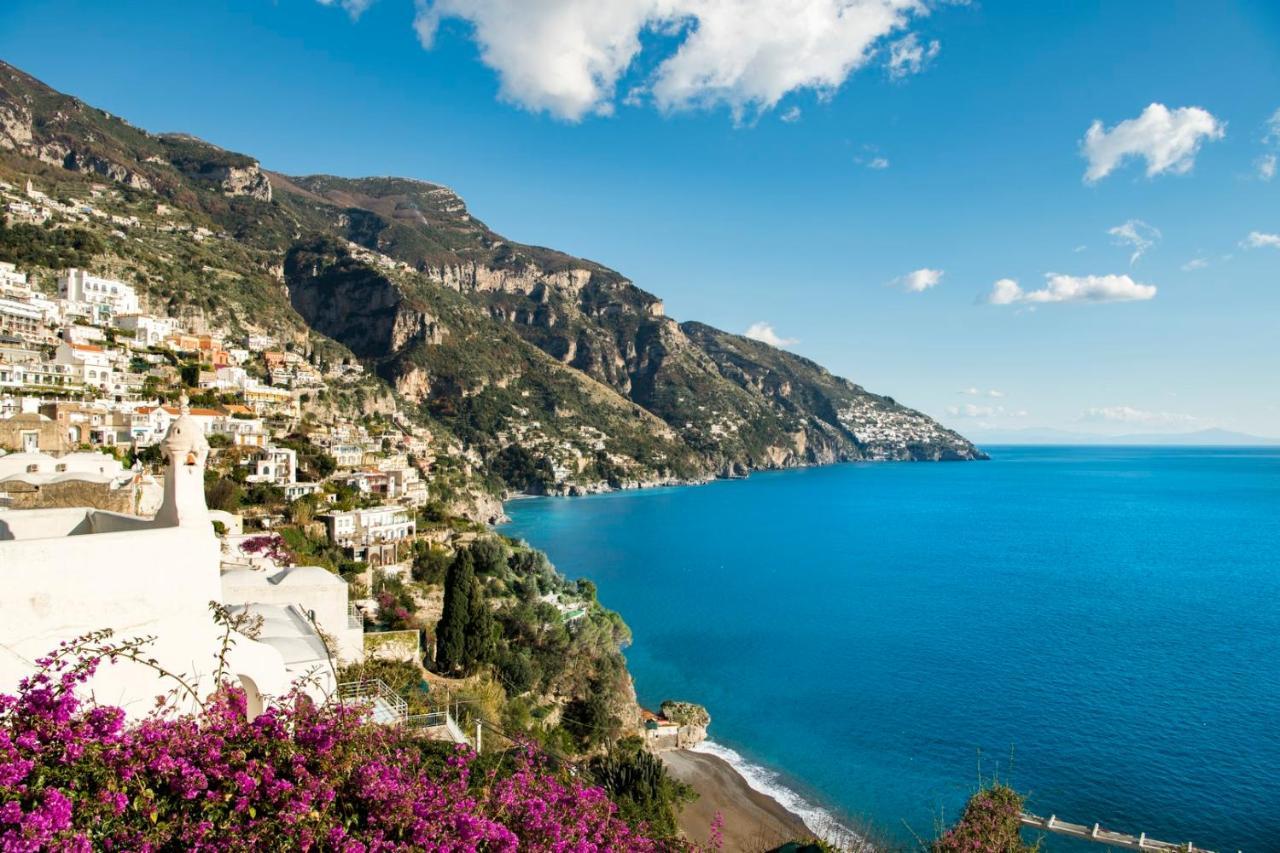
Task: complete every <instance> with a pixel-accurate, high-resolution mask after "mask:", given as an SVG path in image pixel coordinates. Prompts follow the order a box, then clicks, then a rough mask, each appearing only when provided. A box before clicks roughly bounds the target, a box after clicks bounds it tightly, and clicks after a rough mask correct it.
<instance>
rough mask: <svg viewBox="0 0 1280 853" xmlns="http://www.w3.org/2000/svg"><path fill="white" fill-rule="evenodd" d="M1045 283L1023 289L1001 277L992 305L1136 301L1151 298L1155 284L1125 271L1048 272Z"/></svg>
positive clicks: (989, 299)
mask: <svg viewBox="0 0 1280 853" xmlns="http://www.w3.org/2000/svg"><path fill="white" fill-rule="evenodd" d="M1045 279H1046V283H1045V286H1044V287H1042V288H1041V289H1039V290H1023V289H1022V287H1021V286H1020V285H1019V284H1018V282H1017V280H1015V279H1012V278H1002V279H1000V280H999V281H997V282H996V283H995V284H994V285H992V287H991V292H990V293H989V294H987V300H986V301H987V302H988V303H990V304H991V305H1038V304H1043V303H1051V302H1137V301H1143V300H1147V299H1154V298H1155V295H1156V286H1155V285H1154V284H1139V283H1138V282H1136V281H1134V280H1133V279H1131V278H1130V277H1129V276H1127V275H1063V274H1062V273H1048V274H1046V275H1045Z"/></svg>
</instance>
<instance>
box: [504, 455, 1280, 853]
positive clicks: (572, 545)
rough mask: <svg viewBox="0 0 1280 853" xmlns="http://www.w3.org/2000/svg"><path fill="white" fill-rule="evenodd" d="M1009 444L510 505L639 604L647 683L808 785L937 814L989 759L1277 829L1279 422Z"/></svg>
mask: <svg viewBox="0 0 1280 853" xmlns="http://www.w3.org/2000/svg"><path fill="white" fill-rule="evenodd" d="M991 453H992V460H991V461H990V462H984V463H966V464H867V465H861V464H859V465H840V466H833V467H826V468H814V469H808V470H801V471H790V472H782V473H773V474H762V475H755V476H753V477H751V478H750V479H749V480H746V481H737V482H717V483H713V484H710V485H707V486H701V487H687V488H671V489H658V490H653V491H645V492H635V493H620V494H610V495H602V496H596V497H589V498H574V499H531V500H524V501H516V502H513V503H511V504H509V505H508V509H507V511H508V513H509V514H510V516H511V517H512V519H513V521H512V523H511V524H510V525H507V526H506V527H505V528H504V532H506V533H507V534H509V535H514V536H518V537H522V538H525V539H527V540H528V541H529V542H531V543H532V544H534V545H536V546H537V547H540V548H543V549H545V550H546V551H547V552H548V553H549V554H550V556H551V558H552V560H553V561H554V562H555V563H556V564H557V566H558V567H559V568H560V569H561V570H562V571H564V572H566V573H567V574H569V575H570V576H583V575H585V576H589V577H591V578H592V579H594V580H595V581H596V582H597V584H598V585H599V589H600V597H601V599H602V601H603V602H604V603H605V604H606V605H608V606H610V607H612V608H615V609H617V610H619V611H621V613H622V614H623V616H624V617H625V618H626V620H627V622H628V624H630V626H631V628H632V630H633V632H634V643H633V645H632V646H631V647H630V648H628V650H627V659H628V661H629V663H630V667H631V671H632V673H633V674H634V676H635V680H636V684H637V689H638V692H639V695H640V699H641V701H642V702H643V703H645V704H648V705H650V706H656V705H657V704H658V703H659V702H660V701H661V700H662V699H664V698H668V697H671V698H687V699H691V700H695V701H699V702H702V703H704V704H706V705H707V706H708V707H709V709H710V710H711V713H712V715H713V724H712V728H711V736H712V738H713V739H714V740H715V741H716V742H717V743H718V744H720V745H722V746H724V747H728V748H731V749H732V750H735V751H736V752H737V753H739V754H740V755H741V756H742V758H743V760H744V761H746V762H751V763H752V764H753V765H758V767H763V768H770V770H771V771H772V772H775V773H777V774H778V777H777V778H775V779H773V780H771V783H772V784H773V785H775V786H786V787H788V788H790V789H791V790H793V791H794V792H796V793H798V794H800V795H802V796H804V797H805V798H807V799H808V800H809V801H810V802H811V803H813V804H817V805H821V806H824V807H826V808H828V809H830V810H831V811H833V812H836V813H838V814H842V815H846V816H862V817H866V818H869V819H871V820H872V821H874V822H876V823H877V824H879V825H880V826H882V827H883V828H884V829H886V830H887V831H888V832H890V833H893V834H895V835H897V836H898V837H899V838H901V839H902V840H904V841H910V840H911V837H912V836H911V832H910V831H909V830H908V829H907V827H906V826H905V825H904V822H905V824H907V825H909V826H910V828H911V831H914V832H915V833H917V834H919V835H920V836H924V837H929V836H930V835H931V834H932V832H933V831H934V826H935V821H936V820H937V818H938V817H939V816H945V818H946V819H948V820H950V819H952V818H954V817H955V816H956V815H957V814H958V811H959V809H960V807H961V806H962V805H963V803H964V801H965V798H966V796H967V795H968V794H969V793H970V792H971V791H972V790H973V787H974V785H975V784H976V779H977V776H978V773H979V761H980V762H981V772H982V773H983V774H984V775H989V774H990V773H992V772H993V771H995V770H997V768H998V769H999V772H1000V774H1001V776H1002V777H1005V778H1008V779H1010V780H1011V781H1012V782H1013V784H1014V785H1015V786H1016V787H1018V788H1019V789H1021V790H1023V791H1024V792H1027V793H1028V794H1029V795H1030V800H1029V806H1030V808H1032V809H1033V810H1035V811H1037V812H1039V813H1042V814H1048V813H1050V812H1052V813H1055V814H1057V815H1058V816H1059V817H1061V818H1064V819H1066V820H1072V821H1074V822H1078V823H1092V822H1094V821H1100V822H1101V823H1102V824H1103V826H1107V827H1112V828H1116V829H1123V830H1129V831H1132V832H1134V833H1137V832H1141V831H1145V832H1146V833H1147V834H1148V835H1150V836H1152V837H1154V838H1160V839H1164V840H1169V841H1185V840H1192V841H1194V842H1196V844H1197V845H1198V846H1204V847H1209V848H1212V849H1217V850H1237V849H1241V850H1246V851H1259V850H1280V449H1167V448H1161V449H1152V448H1094V447H1091V448H1056V447H1036V448H1013V447H1001V448H994V449H992V450H991ZM1011 749H1012V751H1013V759H1012V762H1011V761H1010V751H1011ZM979 750H980V751H981V755H980V758H979ZM1068 847H1069V848H1070V849H1072V850H1075V849H1081V848H1082V845H1078V844H1074V843H1072V844H1069V845H1064V844H1062V843H1061V842H1057V841H1053V842H1051V843H1050V848H1051V849H1068Z"/></svg>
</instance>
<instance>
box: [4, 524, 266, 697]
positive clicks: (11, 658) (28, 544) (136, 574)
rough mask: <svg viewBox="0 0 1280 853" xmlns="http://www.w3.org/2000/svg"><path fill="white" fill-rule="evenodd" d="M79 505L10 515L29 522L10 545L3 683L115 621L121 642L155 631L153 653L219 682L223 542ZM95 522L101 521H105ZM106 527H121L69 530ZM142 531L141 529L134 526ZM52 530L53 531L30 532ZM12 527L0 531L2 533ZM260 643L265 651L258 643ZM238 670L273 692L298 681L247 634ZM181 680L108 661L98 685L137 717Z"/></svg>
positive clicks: (207, 533)
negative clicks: (215, 613) (215, 614)
mask: <svg viewBox="0 0 1280 853" xmlns="http://www.w3.org/2000/svg"><path fill="white" fill-rule="evenodd" d="M76 518H77V511H75V510H30V511H25V512H5V513H0V525H3V524H5V523H6V522H8V524H10V525H17V526H20V527H22V528H23V530H22V534H23V535H22V536H21V537H20V538H18V539H17V541H7V542H4V544H3V547H2V548H0V582H2V583H3V585H4V589H5V594H4V595H3V596H0V626H2V631H0V633H2V634H3V638H2V643H0V689H3V690H6V691H8V690H12V689H13V687H14V686H15V685H16V684H17V682H18V680H19V679H20V678H22V677H23V676H24V675H26V674H28V673H29V672H30V671H31V670H32V668H33V661H35V660H36V659H37V658H39V657H42V656H43V655H45V654H47V653H48V652H49V651H51V650H52V649H54V648H56V647H57V646H58V644H59V643H60V642H62V641H64V640H69V639H72V638H74V637H77V636H79V635H81V634H84V633H87V632H89V631H93V630H97V629H101V628H111V629H113V630H114V632H115V639H117V640H123V639H128V638H133V637H144V636H153V637H155V638H156V639H155V642H154V643H153V644H152V645H151V647H150V648H151V654H152V655H153V656H154V657H155V658H156V659H157V660H158V661H159V662H160V663H161V664H163V665H164V666H165V667H166V668H168V669H170V670H172V671H174V672H179V673H184V674H186V675H189V676H192V677H193V678H194V679H195V680H196V681H199V682H202V683H203V689H205V690H207V689H208V687H209V686H210V683H211V682H210V681H209V675H210V673H211V672H212V670H213V668H214V667H215V665H216V661H215V660H214V655H215V654H216V653H217V649H218V648H219V645H218V643H219V639H220V637H221V634H222V631H221V630H220V629H219V628H218V627H217V626H216V625H215V624H214V623H213V620H212V616H211V614H210V611H209V602H210V601H215V600H219V599H220V597H221V588H220V584H219V580H218V545H217V540H216V539H215V538H214V537H213V535H212V531H211V530H209V529H200V528H198V527H171V528H156V529H137V527H138V526H139V525H141V526H145V525H146V524H147V523H148V522H147V521H146V520H145V519H137V518H130V517H128V516H116V515H113V514H110V513H91V514H86V513H85V511H84V510H79V511H78V518H79V523H78V524H76ZM94 521H96V522H98V524H97V525H95V524H94ZM69 526H72V529H73V530H74V527H84V526H88V527H90V528H92V527H94V526H100V527H102V528H104V529H114V530H115V532H102V533H97V534H93V535H89V534H88V532H87V531H84V530H82V531H79V532H81V533H84V534H85V535H67V533H68V532H69V530H68V528H69ZM130 528H133V529H130ZM32 534H43V537H44V538H29V537H30V536H31V535H32ZM2 535H3V528H0V536H2ZM255 647H260V648H255ZM234 657H235V660H236V663H237V665H238V667H239V668H240V669H241V670H242V671H243V670H252V672H246V674H247V675H250V676H251V677H252V678H253V680H254V681H255V682H256V683H257V684H258V685H259V686H260V688H261V689H262V690H263V692H266V693H270V694H273V695H278V694H280V693H283V692H284V691H285V690H287V688H288V680H287V678H286V676H285V672H284V668H283V666H282V665H281V662H280V659H279V656H278V655H276V654H275V653H274V651H273V650H271V649H269V648H266V647H265V646H261V644H258V643H253V642H252V641H249V640H247V639H240V640H239V641H238V642H237V645H236V649H235V656H234ZM172 686H173V685H172V684H171V683H167V682H165V681H163V680H161V679H160V678H159V677H158V676H157V675H156V674H155V673H154V672H153V671H151V670H150V669H148V668H146V667H143V666H141V665H138V664H132V663H128V662H121V663H118V664H116V665H114V666H106V667H104V668H103V669H102V670H101V671H100V672H99V674H98V675H97V676H95V678H94V679H93V681H92V682H91V687H92V690H93V692H94V694H95V696H96V697H97V699H98V701H100V702H103V703H108V704H118V705H121V706H122V707H124V708H125V710H126V711H128V712H129V713H130V715H131V716H141V715H143V714H145V713H147V712H148V711H149V710H150V708H151V704H152V703H151V701H150V700H151V698H152V697H154V696H156V695H159V694H161V693H165V692H167V691H168V690H169V689H170V688H171V687H172Z"/></svg>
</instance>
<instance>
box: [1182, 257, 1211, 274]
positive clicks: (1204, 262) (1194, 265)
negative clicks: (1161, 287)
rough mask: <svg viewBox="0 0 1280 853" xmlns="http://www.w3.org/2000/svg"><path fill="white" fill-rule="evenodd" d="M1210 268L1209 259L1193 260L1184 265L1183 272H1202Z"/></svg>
mask: <svg viewBox="0 0 1280 853" xmlns="http://www.w3.org/2000/svg"><path fill="white" fill-rule="evenodd" d="M1207 266H1209V261H1208V259H1207V258H1192V259H1191V260H1189V261H1187V262H1186V263H1185V264H1183V265H1182V271H1183V272H1191V271H1192V270H1202V269H1204V268H1205V267H1207Z"/></svg>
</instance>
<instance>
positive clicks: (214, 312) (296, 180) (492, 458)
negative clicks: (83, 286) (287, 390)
mask: <svg viewBox="0 0 1280 853" xmlns="http://www.w3.org/2000/svg"><path fill="white" fill-rule="evenodd" d="M0 172H3V174H4V175H5V176H6V177H7V178H10V179H12V180H14V181H17V180H22V179H25V178H28V177H30V178H33V179H34V180H35V181H36V182H38V183H41V184H42V185H44V186H48V187H51V188H54V189H57V191H58V192H61V193H64V194H66V195H68V196H74V197H81V196H82V195H85V196H87V193H85V190H86V186H85V184H86V183H91V182H93V181H102V180H105V181H109V182H112V186H113V187H115V188H116V190H115V191H113V193H111V194H109V195H110V198H111V199H112V202H111V204H112V205H114V208H113V210H112V211H111V212H112V213H117V212H118V213H121V214H129V215H130V216H131V217H133V218H136V219H137V220H138V222H139V225H138V227H137V228H134V229H133V230H131V231H130V232H129V233H128V234H126V235H124V236H120V232H118V231H116V232H113V231H112V229H111V228H110V227H106V226H103V225H101V224H100V223H99V221H98V220H94V219H92V218H85V221H83V222H81V223H80V224H78V225H77V226H76V227H77V228H80V229H82V230H85V231H90V232H93V233H94V234H99V235H100V236H101V237H102V240H103V244H102V245H103V246H105V247H106V248H105V250H104V252H103V253H102V256H101V259H102V261H103V262H110V264H111V266H112V268H113V269H115V270H120V269H124V270H126V271H127V277H129V278H130V279H131V280H133V281H135V282H136V283H137V284H138V286H139V288H140V290H141V291H142V292H143V294H144V295H145V296H146V297H147V298H148V300H149V301H150V303H151V304H152V305H153V306H162V307H163V308H164V310H166V311H168V313H170V314H174V315H175V316H176V315H181V314H184V313H185V312H191V311H195V312H199V313H200V315H201V316H204V317H207V318H211V320H212V321H214V322H217V323H218V324H220V325H223V326H225V327H227V328H229V329H232V330H235V329H259V330H265V331H274V332H276V333H278V334H280V335H281V336H282V337H286V338H290V339H294V340H301V341H308V340H311V341H313V342H314V341H315V340H317V337H316V336H319V337H322V338H323V339H325V340H326V341H329V342H330V344H329V345H332V344H333V343H336V344H337V345H340V347H342V348H345V349H346V350H349V351H350V352H351V353H353V354H354V355H355V356H356V357H358V358H360V359H361V360H363V361H364V362H366V363H367V364H368V365H369V366H370V367H371V368H372V369H373V370H374V371H376V373H377V375H378V376H379V377H381V378H382V379H383V380H385V381H386V382H387V383H388V384H389V385H390V386H391V387H392V388H394V389H395V390H396V392H397V393H398V395H399V399H400V401H401V405H402V407H403V409H404V411H405V412H406V413H408V414H410V415H411V416H413V417H416V418H420V419H423V420H425V421H428V422H431V423H432V424H434V425H437V426H439V427H440V428H441V429H442V430H445V431H447V432H448V433H451V434H452V435H453V436H454V437H456V438H457V439H458V441H459V443H460V445H461V446H462V447H464V448H465V449H466V451H467V453H468V454H469V457H468V458H470V459H473V460H474V462H475V467H478V468H480V469H481V470H482V471H483V472H484V475H485V476H486V477H487V478H488V480H489V482H490V484H491V486H492V487H493V488H494V489H496V490H501V489H503V488H506V489H511V490H516V491H531V492H556V493H567V492H578V491H591V490H595V489H599V488H607V487H614V488H617V487H628V486H635V485H644V484H651V483H660V482H675V481H682V480H690V479H693V480H696V479H702V478H706V477H711V476H738V475H742V474H745V473H747V472H749V471H751V470H755V469H763V468H779V467H787V466H794V465H808V464H821V463H828V462H836V461H842V460H856V459H886V460H890V459H902V460H948V459H956V460H963V459H977V458H981V457H982V453H981V452H980V451H978V450H977V449H976V448H975V447H974V446H973V445H972V444H970V443H969V442H968V441H966V440H965V439H964V438H963V437H961V436H960V435H958V434H956V433H954V432H952V431H950V430H947V429H945V428H943V427H942V426H940V425H939V424H937V423H936V422H934V421H933V420H931V419H930V418H928V417H927V416H925V415H923V414H921V413H919V412H917V411H914V410H912V409H910V408H907V407H906V406H903V405H901V404H900V403H898V402H896V401H895V400H893V399H892V398H889V397H885V396H880V395H877V394H873V393H870V392H868V391H866V390H864V389H863V388H861V387H860V386H858V385H856V384H854V383H853V382H850V381H848V380H845V379H842V378H840V377H837V376H833V375H832V374H830V373H829V372H828V371H826V370H825V369H823V368H822V367H820V366H819V365H817V364H814V363H813V362H811V361H809V360H807V359H804V358H801V357H799V356H796V355H793V354H791V353H787V352H784V351H781V350H778V349H775V348H773V347H769V346H767V345H765V344H762V343H759V342H757V341H752V340H748V339H746V338H744V337H741V336H738V335H733V334H730V333H727V332H723V331H720V330H718V329H714V328H712V327H710V326H706V325H704V324H701V323H693V322H686V323H679V322H677V321H675V320H673V319H671V318H669V317H667V316H666V314H665V312H664V310H663V305H662V302H661V300H660V299H658V298H657V297H656V296H654V295H652V294H650V293H647V292H645V291H644V290H642V289H640V288H639V287H636V286H635V284H633V283H632V282H631V281H629V280H628V279H627V278H626V277H624V276H623V275H621V274H620V273H618V272H616V271H614V270H611V269H609V268H607V267H605V266H603V265H601V264H598V263H596V262H594V261H589V260H585V259H582V258H576V257H572V256H570V255H567V254H564V253H562V252H557V251H554V250H552V249H546V248H542V247H538V246H529V245H524V244H520V243H516V242H513V241H511V240H508V239H507V238H505V237H503V236H501V235H499V234H497V233H496V232H494V231H492V230H491V229H490V228H489V227H488V226H487V225H485V224H484V223H483V222H481V221H480V220H479V219H477V218H475V217H474V216H472V215H471V213H470V212H469V211H468V209H467V206H466V204H465V203H464V202H463V201H462V199H461V198H459V197H458V195H457V194H455V193H454V192H452V191H451V190H449V189H447V188H445V187H441V186H438V185H435V184H430V183H425V182H422V181H416V180H410V179H404V178H339V177H332V176H325V175H311V176H303V177H290V176H286V175H281V174H277V173H274V172H266V171H264V170H262V169H261V168H260V166H259V165H258V163H257V161H255V160H254V159H253V158H251V157H247V156H245V155H243V154H237V153H233V152H228V151H225V150H223V149H221V148H218V147H216V146H213V145H210V144H208V143H205V142H203V141H201V140H199V139H196V138H194V137H191V136H187V135H183V134H164V135H156V134H151V133H148V132H146V131H143V130H139V129H137V128H135V127H133V126H131V125H129V124H128V123H127V122H125V121H123V120H121V119H119V118H117V117H114V116H111V115H109V114H108V113H105V112H103V111H102V110H98V109H96V108H94V107H91V106H89V105H87V104H84V103H82V102H81V101H79V100H77V99H75V98H73V97H70V96H67V95H64V94H61V93H59V92H55V91H54V90H52V89H50V88H48V87H47V86H44V85H43V84H41V83H40V82H39V81H36V80H34V79H33V78H31V77H29V76H28V75H26V74H24V73H22V72H21V71H19V70H17V69H15V68H13V67H11V66H8V65H4V64H3V63H0ZM77 176H79V177H78V178H77ZM77 180H79V181H81V182H82V183H77V182H76V181H77ZM94 192H95V193H96V195H95V198H98V196H102V195H103V194H102V193H101V192H99V191H96V190H95V191H94ZM95 203H96V204H97V206H98V207H99V208H104V207H106V206H107V204H108V203H107V200H106V198H105V197H104V198H103V199H102V200H99V201H97V202H95ZM162 210H163V211H164V213H163V215H160V212H161V211H162ZM63 224H65V223H63ZM52 225H54V226H57V227H61V225H62V224H60V223H58V222H56V221H55V222H53V223H52ZM185 234H198V235H202V236H201V237H200V240H199V242H198V243H196V242H193V241H192V239H191V238H190V237H184V236H183V235H185Z"/></svg>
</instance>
